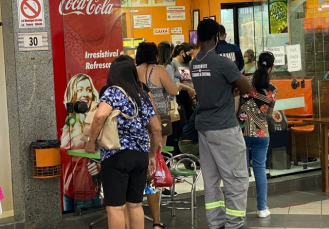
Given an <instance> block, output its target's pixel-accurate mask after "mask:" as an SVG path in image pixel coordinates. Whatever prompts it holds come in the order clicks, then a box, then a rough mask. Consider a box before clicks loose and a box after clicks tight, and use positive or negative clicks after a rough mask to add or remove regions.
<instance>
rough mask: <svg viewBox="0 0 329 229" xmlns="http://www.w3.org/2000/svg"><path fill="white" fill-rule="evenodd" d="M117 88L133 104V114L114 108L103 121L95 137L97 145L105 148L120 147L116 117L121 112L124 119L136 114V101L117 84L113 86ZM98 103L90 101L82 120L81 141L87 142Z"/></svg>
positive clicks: (131, 117)
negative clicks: (87, 110) (85, 115)
mask: <svg viewBox="0 0 329 229" xmlns="http://www.w3.org/2000/svg"><path fill="white" fill-rule="evenodd" d="M113 87H116V88H118V89H119V90H120V91H122V92H123V93H124V94H125V95H126V96H127V97H128V99H129V100H130V102H132V103H133V104H134V116H129V115H126V114H124V113H122V112H121V111H120V110H118V109H115V110H113V111H112V112H111V114H110V115H109V117H107V119H106V120H105V122H104V125H103V127H102V129H101V131H100V133H99V135H98V137H97V140H96V142H97V145H99V146H101V147H104V148H107V149H120V147H121V144H120V139H119V133H118V121H117V117H118V116H119V115H120V114H121V115H122V116H123V117H125V118H126V119H133V118H135V117H136V116H137V115H138V106H137V104H136V102H134V101H133V100H132V99H131V98H130V97H129V96H128V95H127V93H126V92H125V91H124V90H123V89H122V88H121V87H118V86H113ZM97 108H98V104H97V103H96V102H92V104H91V106H90V110H89V112H88V114H87V117H86V119H85V120H84V129H83V134H82V137H81V138H80V140H81V141H84V142H88V139H89V133H90V128H91V125H92V122H93V119H94V116H95V113H96V111H97Z"/></svg>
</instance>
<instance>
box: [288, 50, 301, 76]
mask: <svg viewBox="0 0 329 229" xmlns="http://www.w3.org/2000/svg"><path fill="white" fill-rule="evenodd" d="M286 52H287V60H288V71H289V72H297V71H300V70H302V57H301V52H300V44H298V45H287V46H286Z"/></svg>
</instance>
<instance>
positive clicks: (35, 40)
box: [24, 36, 42, 47]
mask: <svg viewBox="0 0 329 229" xmlns="http://www.w3.org/2000/svg"><path fill="white" fill-rule="evenodd" d="M40 46H42V36H30V37H29V36H25V37H24V47H40Z"/></svg>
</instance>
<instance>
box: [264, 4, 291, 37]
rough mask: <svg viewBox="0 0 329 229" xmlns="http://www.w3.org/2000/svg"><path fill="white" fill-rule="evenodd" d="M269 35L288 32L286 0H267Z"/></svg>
mask: <svg viewBox="0 0 329 229" xmlns="http://www.w3.org/2000/svg"><path fill="white" fill-rule="evenodd" d="M268 7H269V14H270V15H269V23H270V33H272V34H274V33H287V32H288V7H287V0H269V5H268Z"/></svg>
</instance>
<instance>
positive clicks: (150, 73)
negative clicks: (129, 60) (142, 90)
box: [146, 65, 156, 81]
mask: <svg viewBox="0 0 329 229" xmlns="http://www.w3.org/2000/svg"><path fill="white" fill-rule="evenodd" d="M155 66H156V65H153V67H152V68H151V71H150V74H149V79H148V81H150V79H151V76H152V73H153V70H154V68H155ZM146 72H147V69H146Z"/></svg>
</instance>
